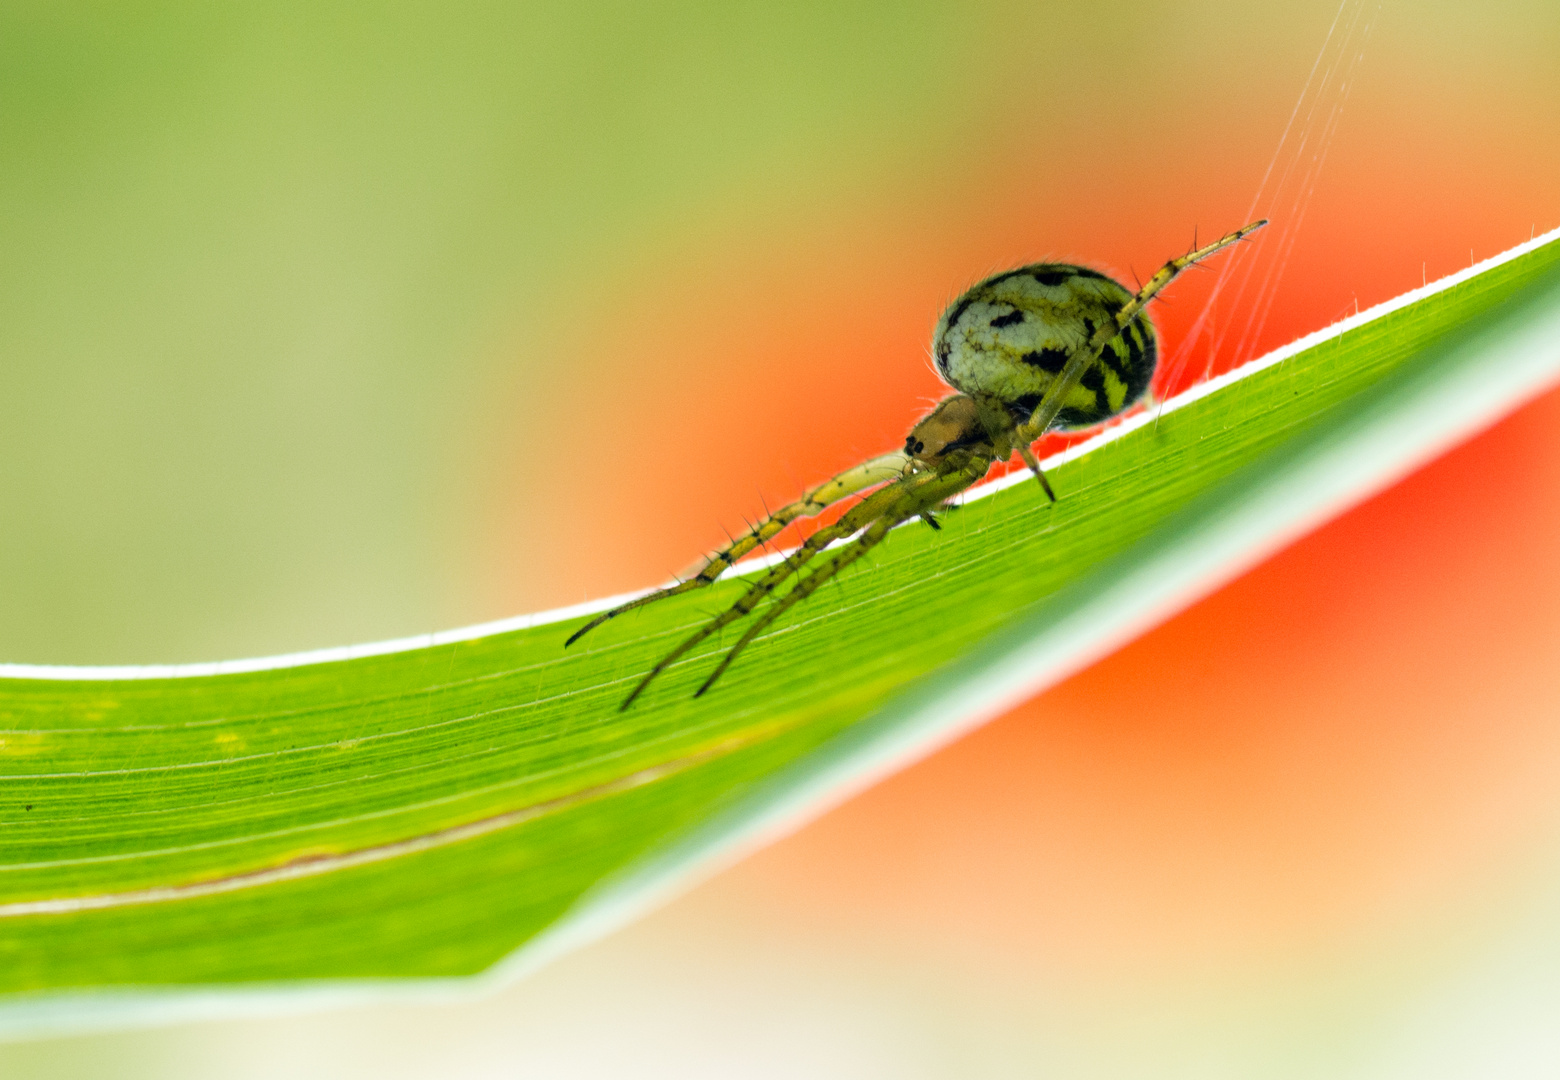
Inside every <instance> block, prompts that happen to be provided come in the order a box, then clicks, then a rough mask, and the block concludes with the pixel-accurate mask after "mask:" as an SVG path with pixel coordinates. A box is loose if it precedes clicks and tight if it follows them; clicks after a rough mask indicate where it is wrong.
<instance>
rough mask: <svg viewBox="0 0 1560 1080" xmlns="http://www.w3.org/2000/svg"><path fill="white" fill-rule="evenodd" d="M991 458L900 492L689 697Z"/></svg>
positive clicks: (974, 476)
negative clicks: (821, 588)
mask: <svg viewBox="0 0 1560 1080" xmlns="http://www.w3.org/2000/svg"><path fill="white" fill-rule="evenodd" d="M991 460H992V459H991V458H990V457H988V456H985V455H977V456H975V457H973V458H972V460H971V461H970V462H969V463H967V464H966V465H964V466H963V467H962V468H959V469H956V470H954V471H953V472H950V473H948V474H946V475H942V476H939V475H937V474H935V473H934V474H931V477H930V479H928V480H927V481H926V482H925V483H922V484H920V485H918V486H917V487H915V488H912V489H910V490H908V491H906V492H905V493H904V494H902V495H901V496H900V497H899V498H898V499H897V500H896V501H895V502H894V504H893V505H892V506H890V507H889V508H888V509H887V510H885V511H884V512H883V513H882V514H880V515H879V516H878V518H877V520H875V521H873V522H872V523H871V524H870V525H868V526H867V528H866V529H865V531H863V532H862V534H861V536H860V537H858V538H857V540H856V542H855V543H854V544H850V545H848V546H846V547H845V548H843V549H841V550H840V551H839V553H838V554H836V555H834V556H833V557H831V558H830V559H828V560H827V561H826V562H824V564H823V565H822V566H820V567H818V568H817V569H816V570H814V571H813V572H812V573H810V574H808V575H807V576H806V577H804V578H802V580H800V581H798V582H797V583H796V587H795V588H793V589H792V590H791V591H790V592H788V593H786V594H785V596H783V597H781V598H780V599H779V600H776V601H775V602H774V603H773V604H771V605H770V607H769V610H768V611H766V612H764V613H763V615H761V616H759V618H758V619H757V620H756V621H755V622H754V623H753V625H752V626H750V627H748V628H747V632H746V633H744V634H743V635H742V637H741V638H740V639H738V641H737V643H736V644H735V645H733V646H732V647H731V650H730V651H729V652H727V653H726V655H725V656H724V657H722V658H721V661H720V664H719V665H718V666H717V667H716V668H715V670H714V671H713V672H711V673H710V677H709V678H708V679H705V680H704V685H703V686H701V687H699V689H698V690H696V691H694V694H693V696H694V697H699V696H700V695H702V694H703V693H704V692H705V691H706V690H708V689H709V688H710V687H712V686H714V685H715V680H717V679H719V678H720V677H721V675H723V674H725V671H726V669H727V668H728V667H730V666H731V662H732V661H733V660H735V659H736V658H737V654H738V653H740V652H741V651H742V650H743V649H745V648H747V646H748V643H749V642H751V641H752V640H753V639H754V638H756V637H758V635H759V634H761V633H763V631H764V630H765V628H767V627H768V626H769V625H770V624H771V623H773V622H774V621H775V620H776V619H778V618H779V617H780V616H781V615H783V614H785V612H786V611H788V610H789V609H790V608H792V607H794V606H795V605H797V604H799V603H801V602H802V601H803V600H805V599H807V598H808V597H809V596H811V595H812V594H813V593H814V592H816V591H817V590H818V588H819V586H821V585H823V584H825V583H826V582H827V581H829V579H831V578H833V577H834V576H835V575H836V574H838V573H839V572H840V571H841V570H843V569H845V567H847V566H849V565H850V564H851V563H853V562H855V561H856V560H857V559H860V558H861V557H862V556H864V555H865V554H866V553H867V552H869V551H871V550H872V549H873V548H875V547H877V545H878V544H880V543H882V542H883V540H884V539H885V538H886V537H887V536H888V534H889V532H890V531H891V530H892V529H893V528H894V527H895V526H896V525H899V524H901V523H903V522H906V521H909V520H911V519H913V518H916V517H921V516H924V515H925V514H927V513H928V512H929V511H930V509H931V508H932V507H935V506H938V505H939V504H941V503H942V502H944V501H946V500H947V499H951V498H952V497H953V496H955V495H957V494H958V493H959V492H961V491H963V490H965V489H966V488H968V487H969V486H970V485H971V484H974V483H976V482H977V481H978V480H980V478H981V477H982V476H985V475H986V472H987V470H988V469H990V468H991Z"/></svg>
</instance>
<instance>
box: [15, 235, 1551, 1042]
mask: <svg viewBox="0 0 1560 1080" xmlns="http://www.w3.org/2000/svg"><path fill="white" fill-rule="evenodd" d="M1557 375H1560V242H1556V240H1555V238H1554V237H1553V236H1551V237H1546V238H1543V239H1541V240H1539V241H1536V242H1534V243H1532V244H1529V245H1524V246H1523V247H1522V248H1519V249H1516V250H1515V251H1514V252H1511V253H1508V254H1507V255H1505V256H1502V257H1500V258H1498V259H1496V260H1491V261H1490V262H1489V263H1486V264H1483V265H1482V266H1480V267H1477V268H1473V269H1471V270H1469V271H1466V272H1464V273H1463V274H1460V275H1457V276H1456V277H1455V278H1452V279H1448V280H1447V281H1445V282H1441V283H1438V284H1437V285H1433V286H1431V287H1429V288H1427V289H1424V290H1419V291H1418V292H1417V293H1414V294H1410V295H1409V296H1408V297H1405V298H1402V299H1400V300H1399V301H1396V302H1394V303H1392V304H1388V305H1384V306H1383V307H1382V308H1379V309H1375V310H1373V311H1370V312H1366V313H1364V314H1363V315H1360V316H1357V317H1356V318H1354V319H1351V320H1348V321H1347V322H1345V323H1342V324H1340V325H1339V326H1338V327H1334V328H1332V329H1331V330H1329V331H1326V332H1323V333H1320V334H1317V335H1313V337H1312V338H1310V339H1307V340H1306V341H1303V342H1300V343H1297V345H1296V346H1294V347H1291V348H1290V349H1286V350H1283V351H1281V353H1279V354H1275V355H1274V356H1273V357H1269V358H1266V359H1265V360H1263V361H1259V362H1257V363H1255V364H1252V365H1248V366H1247V367H1246V368H1243V369H1241V370H1240V371H1238V372H1235V373H1232V375H1230V376H1226V377H1224V378H1221V379H1219V380H1216V381H1215V382H1214V383H1211V384H1208V385H1207V386H1204V387H1200V388H1198V389H1197V390H1195V391H1193V392H1192V393H1190V394H1188V395H1184V396H1183V397H1181V398H1179V399H1177V400H1176V401H1174V402H1172V403H1171V404H1170V405H1169V406H1167V407H1166V408H1165V409H1164V410H1163V411H1162V413H1161V414H1159V415H1157V416H1154V415H1145V416H1141V417H1138V418H1136V419H1134V420H1133V421H1130V422H1128V423H1126V424H1123V425H1121V426H1119V427H1118V428H1116V429H1113V430H1112V431H1109V432H1107V433H1105V434H1104V435H1102V436H1101V437H1099V438H1097V439H1095V440H1092V441H1091V443H1089V444H1085V445H1084V446H1082V447H1077V448H1074V449H1073V450H1072V451H1070V452H1068V453H1067V454H1066V455H1064V458H1065V460H1062V461H1060V462H1057V461H1053V462H1051V463H1050V464H1051V470H1052V471H1051V476H1052V479H1053V483H1054V484H1055V486H1056V490H1057V492H1058V494H1059V496H1060V501H1059V502H1058V503H1056V504H1055V505H1054V506H1052V505H1048V504H1047V503H1046V502H1045V500H1044V498H1043V496H1041V494H1040V492H1039V490H1038V488H1037V487H1036V486H1035V485H1034V483H1033V482H1032V481H1028V482H1017V483H1013V482H999V483H997V484H994V485H991V486H990V487H989V488H988V489H987V490H986V491H985V492H983V493H980V497H972V498H971V499H969V501H968V502H967V503H966V505H965V506H963V507H962V508H961V509H959V510H957V511H954V512H951V513H949V514H948V515H947V516H946V517H945V521H944V525H945V527H944V528H943V530H942V531H941V532H933V531H932V530H929V529H926V528H924V527H912V528H904V529H901V530H899V531H897V532H896V533H895V534H894V535H893V536H892V537H890V539H889V540H888V541H887V542H886V543H885V544H884V545H883V546H882V547H881V548H880V549H879V551H878V553H877V554H876V555H875V557H873V558H871V559H869V560H868V561H867V562H866V563H865V564H863V565H862V568H861V569H860V570H859V572H854V573H850V574H847V575H846V576H845V577H844V578H843V580H841V582H840V583H839V586H838V587H837V588H835V587H830V588H828V589H825V590H822V591H821V592H820V593H819V595H818V596H817V597H815V598H813V599H812V600H811V601H809V602H808V603H807V604H805V605H801V606H800V607H799V608H798V609H797V610H795V611H794V612H793V613H791V615H790V616H789V617H788V618H785V619H783V620H781V621H780V622H779V623H778V624H777V625H776V626H775V628H774V629H773V631H772V632H771V633H769V634H767V635H765V636H764V637H762V638H760V639H759V640H758V641H757V642H755V644H754V646H753V647H752V648H751V649H749V650H748V652H747V653H746V654H745V655H744V656H743V657H742V659H741V660H740V661H739V662H738V663H737V664H736V665H735V666H734V667H733V668H732V669H731V671H730V672H729V673H728V674H727V675H726V677H725V678H724V680H723V681H722V682H721V683H720V684H718V686H717V687H716V688H715V690H714V691H713V692H711V693H710V694H708V695H706V696H704V697H702V698H698V699H694V698H692V697H691V696H690V695H691V693H692V691H693V690H694V688H695V687H697V686H698V685H699V683H700V681H702V679H703V678H704V676H705V675H706V674H707V673H708V671H709V670H710V667H711V665H712V664H713V662H714V656H713V655H712V654H713V652H714V650H715V649H716V648H717V647H718V646H716V645H714V644H712V645H710V646H709V647H707V648H703V649H700V650H697V651H696V653H695V654H694V655H692V656H691V657H689V658H688V659H686V660H685V661H683V662H680V663H678V664H677V665H676V666H674V667H673V668H672V669H671V670H670V671H669V672H668V673H667V675H666V676H665V677H664V678H663V679H662V680H661V681H659V682H658V683H656V684H655V685H654V686H653V687H652V688H651V689H650V691H649V692H647V694H646V695H645V696H644V697H643V698H642V699H641V700H640V702H638V703H636V705H635V706H634V707H633V708H632V709H630V710H628V711H627V712H619V711H618V704H619V702H620V701H621V700H622V699H623V697H624V695H625V694H626V693H627V691H628V690H629V689H630V688H631V687H632V686H633V684H634V682H635V681H636V680H637V678H638V677H639V676H640V675H641V674H642V673H643V672H644V671H645V670H647V668H648V667H649V666H650V665H651V664H653V663H654V662H655V661H656V660H657V659H658V658H659V657H660V656H661V655H663V654H664V653H665V652H666V651H667V650H669V649H670V648H671V647H672V645H674V644H675V643H676V642H677V641H678V640H680V638H681V637H682V636H683V635H685V634H686V633H688V632H689V631H690V630H691V629H692V628H694V627H696V626H697V625H699V623H700V622H701V621H703V620H704V619H705V618H707V617H708V616H709V614H710V613H712V612H713V611H715V610H717V609H718V608H719V607H720V606H721V605H722V604H723V603H726V602H729V601H730V600H731V599H733V598H734V597H735V596H736V595H737V592H738V590H740V589H741V588H742V587H743V586H742V583H741V582H740V581H737V580H733V581H729V582H724V583H722V584H720V585H718V586H717V587H715V588H714V589H711V590H707V591H705V592H703V593H702V594H697V593H696V594H692V595H688V596H683V597H678V598H675V599H673V600H671V601H667V602H663V603H660V604H657V605H653V606H651V607H648V608H645V609H642V610H640V611H638V612H636V613H635V614H633V615H631V616H627V617H624V618H622V619H619V620H617V621H616V622H614V623H612V624H609V625H608V626H606V627H604V628H602V629H600V630H598V631H597V632H596V633H595V634H593V635H592V636H590V637H588V638H586V639H585V641H584V642H582V644H581V645H580V646H576V648H575V649H573V650H570V651H569V652H567V653H566V652H564V651H563V649H562V643H563V640H564V638H565V637H566V636H567V635H568V634H569V633H570V631H571V630H572V629H574V628H576V627H577V626H579V625H580V624H581V622H582V621H583V615H582V614H581V613H579V612H574V613H570V614H567V615H563V616H560V615H558V614H556V613H554V614H553V615H546V616H538V617H535V618H533V619H529V620H518V621H517V622H516V623H514V624H511V625H509V626H506V627H503V628H496V629H495V628H477V629H476V630H475V631H468V632H461V633H455V634H449V635H443V636H440V637H438V638H434V639H430V640H427V641H422V642H415V643H392V644H391V645H388V646H369V647H364V648H360V649H352V650H342V651H340V653H339V654H323V655H318V656H311V657H302V658H282V659H280V660H275V661H255V662H240V663H235V664H231V665H208V666H205V667H201V666H194V667H192V668H189V669H167V670H165V671H162V672H158V671H155V670H151V669H134V670H130V669H126V670H120V671H115V670H113V669H75V670H72V669H38V668H23V667H20V666H13V667H10V668H3V669H0V675H4V676H6V677H5V678H0V729H3V730H0V993H3V994H4V995H5V996H4V997H0V1028H9V1029H11V1030H39V1029H43V1028H48V1027H58V1026H62V1025H72V1024H81V1023H91V1022H103V1019H104V1018H113V1017H118V1018H120V1019H124V1018H126V1017H134V1016H144V1015H151V1014H158V1015H170V1014H171V1015H186V1016H187V1015H197V1014H203V1013H206V1012H210V1011H212V1010H213V1009H222V1008H228V1007H232V1008H239V1007H250V1006H252V1005H253V1004H254V1003H255V1002H257V1001H270V1002H272V1003H274V1002H276V1001H278V1000H285V1001H291V1002H295V1003H296V1002H306V1001H310V1000H314V999H315V998H317V997H319V996H320V995H321V994H325V995H327V996H329V995H339V994H341V993H348V994H350V993H356V992H360V991H364V992H376V993H377V992H383V991H384V990H385V989H386V986H385V983H384V982H383V980H390V979H393V980H397V982H396V984H395V985H400V986H407V985H412V986H421V987H424V988H426V985H427V984H426V983H408V982H405V980H416V979H422V980H426V979H430V978H439V979H448V978H451V977H462V976H471V975H475V974H477V973H480V972H484V971H489V970H492V971H497V972H499V973H511V974H512V973H513V972H515V971H518V970H521V969H524V968H525V967H527V966H529V965H532V964H535V963H537V962H540V961H541V960H542V959H544V958H546V957H547V956H549V955H551V954H553V953H555V952H556V951H558V950H560V949H564V948H567V947H569V946H570V945H571V944H573V943H576V942H578V941H581V940H585V939H588V938H589V937H591V936H593V935H596V934H598V933H600V932H602V931H603V930H605V929H608V928H610V927H612V926H614V925H617V924H618V923H620V922H621V921H622V920H624V919H626V918H628V917H631V916H632V915H633V914H634V913H635V912H637V911H640V910H643V908H644V907H645V906H647V905H649V904H651V903H653V902H654V901H656V900H657V899H658V898H660V897H662V896H664V895H666V894H667V893H668V892H669V891H672V890H675V889H677V888H679V887H684V886H685V885H686V884H687V883H688V882H690V881H692V880H694V879H695V878H696V877H697V876H698V875H700V874H702V873H707V872H709V871H710V870H711V869H712V868H714V867H717V866H719V865H720V864H721V863H722V860H729V859H731V858H734V857H736V856H737V855H738V854H740V853H741V852H742V851H743V850H746V849H747V848H748V847H750V846H751V845H753V844H756V843H758V842H761V841H762V840H763V839H764V838H765V837H767V836H769V835H772V834H773V833H775V832H777V831H783V830H784V829H786V828H789V827H791V826H793V825H794V824H795V823H796V822H798V821H800V820H803V819H805V818H806V817H808V816H811V815H815V814H817V813H819V812H821V810H822V809H823V808H825V807H827V806H829V805H831V804H832V803H833V802H837V801H838V800H840V799H842V798H844V797H845V796H846V795H848V794H849V793H851V792H852V791H855V790H858V789H859V788H860V787H861V786H863V785H865V784H867V783H870V782H871V781H872V780H873V779H875V778H877V777H879V776H881V775H883V774H884V773H886V772H887V771H890V770H892V769H894V768H896V767H898V766H900V765H901V764H903V763H905V762H907V761H909V760H913V759H914V758H915V757H917V756H920V755H924V754H925V753H927V752H929V751H930V750H931V749H933V748H934V747H936V746H937V745H939V744H940V743H942V742H946V741H948V740H950V739H952V738H954V737H956V736H957V735H958V734H960V733H962V732H963V731H966V730H968V729H969V728H970V727H971V726H973V725H975V724H978V723H980V722H982V721H984V720H985V719H989V718H990V717H992V716H994V715H996V714H997V713H999V712H1000V711H1001V710H1002V709H1004V708H1006V707H1007V706H1009V705H1011V704H1013V703H1015V702H1016V701H1019V700H1021V699H1022V698H1023V697H1025V696H1026V695H1029V694H1032V693H1033V692H1034V691H1036V690H1037V689H1039V688H1040V687H1042V686H1044V685H1046V684H1048V683H1050V682H1054V681H1055V680H1056V679H1058V678H1060V677H1062V676H1064V675H1065V674H1067V673H1068V672H1070V671H1072V670H1075V669H1076V668H1078V667H1080V666H1082V665H1083V664H1086V663H1088V662H1089V661H1090V660H1092V659H1094V658H1095V657H1097V656H1099V655H1101V654H1102V653H1103V652H1105V651H1107V650H1108V649H1110V648H1112V647H1114V646H1115V645H1116V644H1119V643H1120V642H1121V641H1123V640H1125V639H1126V638H1127V637H1130V636H1131V635H1132V634H1133V633H1136V632H1138V631H1140V630H1141V629H1143V628H1145V627H1146V626H1148V625H1150V624H1151V623H1153V622H1154V621H1156V620H1157V619H1159V618H1162V617H1163V616H1164V615H1166V614H1168V613H1169V612H1171V611H1173V610H1175V608H1177V607H1178V606H1180V605H1182V604H1184V603H1186V602H1188V601H1189V600H1190V599H1192V598H1194V597H1195V596H1197V595H1199V594H1201V593H1204V592H1206V591H1207V590H1209V589H1210V588H1212V587H1214V586H1215V585H1217V584H1218V583H1219V582H1221V581H1223V580H1226V579H1228V578H1229V577H1230V576H1232V575H1234V574H1235V573H1238V572H1239V571H1240V570H1241V569H1243V568H1244V567H1246V566H1248V565H1250V564H1251V563H1252V562H1254V561H1255V560H1257V559H1260V558H1261V557H1263V556H1264V555H1265V554H1267V553H1268V552H1270V551H1272V550H1273V549H1274V548H1276V547H1277V546H1279V545H1281V544H1283V543H1285V542H1286V541H1287V540H1289V539H1291V538H1293V537H1294V536H1296V535H1298V534H1299V533H1300V532H1301V531H1303V530H1305V529H1307V528H1309V527H1312V526H1313V525H1315V524H1316V523H1317V522H1319V521H1321V520H1323V519H1325V517H1327V516H1328V515H1329V514H1331V513H1334V512H1336V511H1337V510H1339V509H1341V508H1342V507H1344V506H1346V505H1348V504H1349V503H1351V502H1354V501H1357V500H1359V499H1360V498H1363V497H1364V496H1365V495H1367V494H1369V493H1370V492H1372V491H1374V490H1377V489H1379V488H1380V487H1382V486H1383V485H1385V484H1387V483H1389V482H1391V481H1392V480H1393V479H1395V478H1396V477H1398V476H1400V475H1402V474H1403V473H1405V472H1406V471H1408V470H1410V469H1412V468H1414V467H1415V466H1416V465H1418V464H1420V463H1422V462H1423V461H1425V460H1427V459H1428V458H1429V457H1430V456H1432V455H1434V454H1435V453H1438V452H1439V451H1440V450H1442V449H1444V448H1445V447H1447V446H1449V445H1451V444H1452V443H1454V442H1455V441H1456V440H1458V439H1460V438H1463V437H1466V436H1467V435H1468V434H1471V433H1472V432H1474V431H1477V430H1479V429H1480V428H1481V427H1483V426H1485V425H1487V424H1488V423H1490V422H1492V421H1493V420H1494V419H1495V418H1497V417H1498V416H1500V415H1501V414H1502V413H1504V412H1505V411H1508V410H1510V409H1511V408H1513V407H1515V406H1516V405H1517V404H1519V403H1520V402H1522V401H1523V400H1526V399H1527V398H1528V397H1531V396H1532V395H1533V394H1534V393H1536V392H1538V391H1539V390H1540V389H1542V388H1543V387H1544V386H1546V385H1548V384H1549V383H1550V382H1552V381H1553V380H1554V379H1555V378H1556V376H1557ZM1019 479H1020V481H1022V479H1023V478H1022V477H1020V478H1019ZM598 607H599V605H598ZM734 636H735V635H730V636H728V641H727V643H728V644H729V642H730V640H732V639H733V638H734ZM506 958H508V960H507V961H506ZM500 961H506V962H505V963H503V964H500ZM494 965H499V966H498V967H497V968H495V967H494ZM214 1003H216V1004H214ZM224 1003H225V1004H224Z"/></svg>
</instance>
